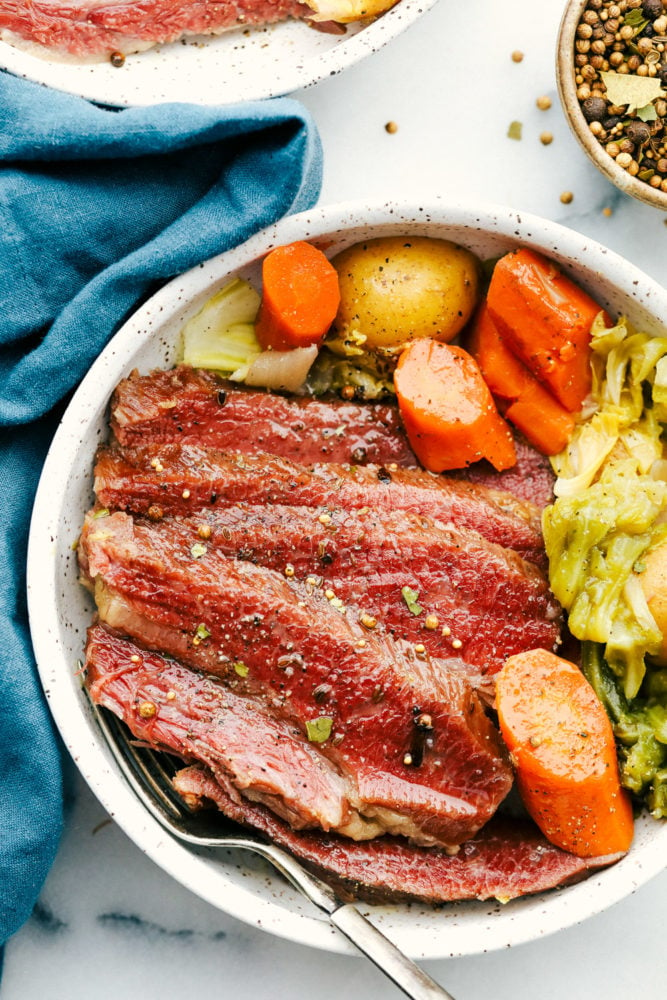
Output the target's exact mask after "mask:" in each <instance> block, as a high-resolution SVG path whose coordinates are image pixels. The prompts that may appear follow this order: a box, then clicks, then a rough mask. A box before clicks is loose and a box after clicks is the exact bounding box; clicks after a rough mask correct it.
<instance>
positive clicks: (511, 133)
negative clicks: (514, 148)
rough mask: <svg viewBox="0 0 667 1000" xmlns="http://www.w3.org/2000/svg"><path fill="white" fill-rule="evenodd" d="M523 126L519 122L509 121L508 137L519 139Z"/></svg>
mask: <svg viewBox="0 0 667 1000" xmlns="http://www.w3.org/2000/svg"><path fill="white" fill-rule="evenodd" d="M522 130H523V126H522V124H521V122H510V125H509V128H508V129H507V138H508V139H520V138H521V135H522Z"/></svg>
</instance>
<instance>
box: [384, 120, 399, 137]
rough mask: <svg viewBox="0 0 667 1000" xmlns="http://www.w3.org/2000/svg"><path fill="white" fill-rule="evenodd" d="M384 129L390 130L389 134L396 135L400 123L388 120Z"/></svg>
mask: <svg viewBox="0 0 667 1000" xmlns="http://www.w3.org/2000/svg"><path fill="white" fill-rule="evenodd" d="M384 130H385V132H388V133H389V135H394V133H395V132H398V125H397V124H396V122H387V124H386V125H385V127H384Z"/></svg>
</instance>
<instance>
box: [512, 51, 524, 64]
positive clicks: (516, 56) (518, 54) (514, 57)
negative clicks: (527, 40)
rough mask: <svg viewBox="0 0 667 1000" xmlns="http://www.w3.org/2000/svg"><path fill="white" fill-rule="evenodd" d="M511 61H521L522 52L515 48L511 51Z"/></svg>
mask: <svg viewBox="0 0 667 1000" xmlns="http://www.w3.org/2000/svg"><path fill="white" fill-rule="evenodd" d="M512 62H515V63H520V62H523V52H521V51H520V50H519V49H515V50H514V52H513V53H512Z"/></svg>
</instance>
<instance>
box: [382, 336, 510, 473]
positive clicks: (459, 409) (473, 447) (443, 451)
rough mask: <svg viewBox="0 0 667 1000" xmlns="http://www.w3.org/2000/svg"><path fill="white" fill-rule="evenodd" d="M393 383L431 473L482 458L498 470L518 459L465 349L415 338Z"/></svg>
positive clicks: (412, 437) (407, 425) (417, 449)
mask: <svg viewBox="0 0 667 1000" xmlns="http://www.w3.org/2000/svg"><path fill="white" fill-rule="evenodd" d="M394 387H395V389H396V396H397V399H398V406H399V410H400V412H401V417H402V419H403V424H404V426H405V430H406V433H407V435H408V440H409V442H410V445H411V447H412V450H413V451H414V453H415V454H416V456H417V458H418V459H419V461H420V462H421V464H422V465H423V466H424V468H426V469H428V470H429V471H430V472H443V471H444V470H445V469H462V468H465V466H467V465H470V464H471V463H472V462H477V461H479V460H480V459H481V458H486V459H488V460H489V462H491V464H492V465H493V466H494V467H495V468H496V469H498V471H501V470H502V469H509V468H511V466H513V465H515V464H516V451H515V448H514V439H513V437H512V432H511V430H510V429H509V427H508V426H507V424H506V423H505V421H504V420H503V418H502V417H501V416H500V414H499V413H498V410H497V408H496V404H495V403H494V401H493V396H492V395H491V393H490V391H489V387H488V386H487V384H486V382H485V381H484V379H483V377H482V373H481V372H480V370H479V366H478V365H477V362H476V361H475V359H474V358H473V357H471V355H470V354H468V353H467V352H466V351H464V350H463V349H462V348H460V347H456V346H454V345H453V344H443V343H441V342H439V341H436V340H431V339H430V338H429V337H425V338H422V339H420V340H413V341H412V343H411V344H410V345H409V346H408V347H406V349H405V350H404V351H402V352H401V356H400V358H399V360H398V365H397V366H396V371H395V373H394Z"/></svg>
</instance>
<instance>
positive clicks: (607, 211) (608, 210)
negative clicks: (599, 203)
mask: <svg viewBox="0 0 667 1000" xmlns="http://www.w3.org/2000/svg"><path fill="white" fill-rule="evenodd" d="M602 214H603V215H605V216H606V217H607V218H608V219H609V218H611V216H612V215H613V214H614V210H613V208H610V207H609V205H605V207H604V208H603V209H602Z"/></svg>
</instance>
